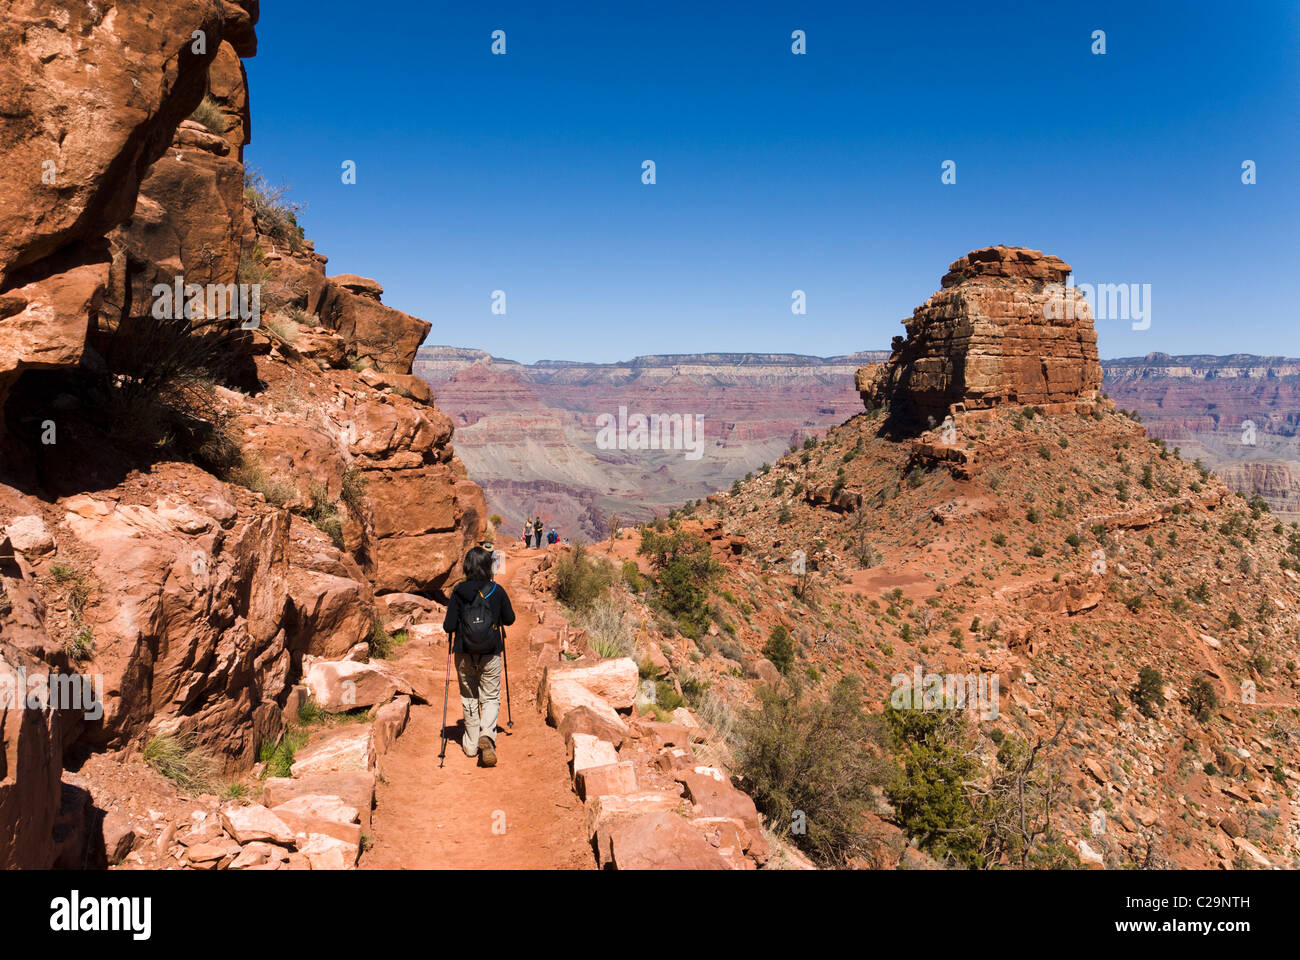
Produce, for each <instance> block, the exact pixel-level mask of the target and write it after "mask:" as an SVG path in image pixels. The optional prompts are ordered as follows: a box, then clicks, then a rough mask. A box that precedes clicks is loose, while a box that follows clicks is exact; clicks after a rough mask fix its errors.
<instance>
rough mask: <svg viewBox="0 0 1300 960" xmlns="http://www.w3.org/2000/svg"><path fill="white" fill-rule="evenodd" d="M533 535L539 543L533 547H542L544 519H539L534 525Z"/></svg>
mask: <svg viewBox="0 0 1300 960" xmlns="http://www.w3.org/2000/svg"><path fill="white" fill-rule="evenodd" d="M533 535H534V536H535V537H536V538H537V542H536V543H535V544H533V546H536V547H540V546H541V545H542V518H541V517H538V518H537V520H536V521H535V522H534V523H533Z"/></svg>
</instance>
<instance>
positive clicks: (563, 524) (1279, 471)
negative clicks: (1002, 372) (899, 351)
mask: <svg viewBox="0 0 1300 960" xmlns="http://www.w3.org/2000/svg"><path fill="white" fill-rule="evenodd" d="M888 356H889V351H887V350H878V351H875V350H869V351H862V352H859V353H854V354H849V355H845V356H838V357H813V356H802V355H797V354H780V353H771V354H768V353H701V354H672V355H658V356H641V357H636V358H634V359H632V360H628V361H625V362H619V363H583V362H573V361H554V360H542V361H538V362H536V363H519V362H516V361H514V360H509V359H504V358H501V357H496V356H492V355H490V354H489V353H487V352H485V351H482V350H474V349H468V348H460V347H452V346H423V347H421V348H420V350H419V352H418V354H417V356H416V360H415V364H414V373H415V374H416V375H417V376H419V377H421V378H422V379H424V380H425V381H426V382H428V383H429V385H430V387H431V388H432V390H433V392H434V396H435V399H436V401H437V404H438V407H439V409H440V410H442V411H444V412H445V413H446V414H447V415H448V416H449V417H451V418H452V421H453V423H454V424H455V428H456V449H457V451H458V454H459V456H460V457H461V459H462V460H463V461H464V463H465V465H466V468H467V469H468V471H469V474H470V476H471V477H472V478H473V479H474V480H475V481H476V482H477V483H479V484H480V485H481V486H482V487H483V490H484V492H485V494H486V496H487V501H488V509H489V512H491V513H495V514H498V515H500V516H501V517H502V519H503V526H504V527H505V529H506V530H507V531H513V530H515V529H517V528H518V527H519V526H520V525H521V524H522V521H523V519H524V518H525V517H532V516H536V515H538V514H540V515H541V516H542V517H543V518H544V520H545V522H546V523H547V524H548V526H549V525H554V526H556V527H557V528H558V529H560V530H561V531H562V532H563V533H564V534H565V535H566V536H570V537H572V538H575V539H578V538H580V539H587V540H598V539H601V538H602V537H604V536H605V535H606V534H607V528H608V520H609V517H610V516H611V515H612V514H617V515H618V516H619V517H620V519H621V520H622V521H624V522H632V521H638V520H645V519H649V518H650V517H652V516H655V515H656V514H661V513H663V512H665V511H666V510H668V509H670V508H672V507H676V506H678V505H680V504H682V503H684V502H687V501H689V500H692V499H699V498H702V497H705V496H707V495H708V494H709V493H712V492H715V491H717V490H721V489H725V488H727V487H729V486H730V485H731V484H732V483H733V482H734V481H736V480H737V479H741V478H743V477H744V476H745V475H746V474H747V473H751V472H753V471H756V470H758V469H759V468H760V467H761V466H762V465H763V464H765V463H772V462H774V461H775V460H776V458H777V457H779V456H780V455H781V454H782V453H784V452H785V451H786V450H788V449H789V447H790V446H791V445H792V444H797V443H801V442H802V441H803V440H804V439H805V438H807V437H818V436H822V435H823V434H824V433H825V432H826V430H827V429H829V428H830V427H831V426H833V425H835V424H838V423H840V422H842V421H843V420H844V419H845V418H846V417H847V416H850V415H852V413H853V412H854V411H855V410H856V409H860V403H861V401H860V399H859V396H858V391H857V389H856V388H855V385H854V372H855V370H856V369H857V368H858V367H860V366H862V365H863V364H870V363H882V362H884V361H885V360H886V359H887V358H888ZM1102 367H1103V371H1104V377H1103V381H1102V389H1103V391H1105V392H1106V393H1108V394H1109V395H1110V397H1111V398H1112V399H1114V401H1115V402H1116V404H1117V405H1118V406H1119V407H1121V408H1124V409H1131V410H1134V411H1136V412H1137V414H1138V415H1139V416H1140V417H1141V419H1142V423H1143V425H1144V426H1145V427H1146V429H1147V431H1148V433H1150V434H1151V435H1152V436H1153V437H1158V438H1160V439H1162V440H1165V441H1166V442H1167V443H1169V444H1170V445H1171V446H1178V447H1181V449H1182V452H1183V455H1184V456H1185V457H1187V458H1188V459H1199V460H1201V461H1202V463H1204V464H1205V466H1206V467H1208V468H1209V469H1211V470H1213V471H1214V472H1215V473H1217V474H1218V475H1219V476H1221V477H1223V479H1224V480H1225V481H1226V482H1227V484H1228V485H1229V486H1230V487H1231V488H1232V489H1234V490H1237V491H1239V492H1241V493H1243V494H1244V495H1246V496H1247V497H1249V496H1251V495H1253V494H1256V493H1258V494H1259V495H1260V496H1262V497H1263V498H1264V499H1265V500H1266V501H1268V503H1269V505H1270V507H1271V508H1272V509H1273V510H1274V511H1275V512H1276V513H1278V514H1279V515H1280V516H1282V517H1284V518H1287V519H1296V518H1300V440H1297V434H1296V431H1297V427H1298V426H1300V359H1291V358H1285V357H1264V356H1254V355H1248V354H1234V355H1230V356H1209V355H1190V356H1171V355H1169V354H1165V353H1151V354H1148V355H1147V356H1145V357H1122V358H1117V359H1111V360H1103V361H1102ZM620 408H623V409H625V410H627V411H630V413H629V414H628V415H629V416H630V415H631V414H634V413H641V414H643V415H647V416H649V415H660V416H667V415H672V414H676V415H679V416H681V417H682V418H683V419H684V420H685V419H688V418H689V419H691V420H692V421H693V422H694V421H695V418H699V417H702V418H703V421H702V422H703V430H704V433H703V438H702V439H703V440H704V447H703V453H702V455H701V456H700V457H698V458H696V459H693V460H692V459H688V458H685V457H683V456H682V452H681V450H674V449H671V448H669V449H642V450H637V449H634V448H633V449H629V448H628V447H627V446H626V445H624V446H623V447H621V448H620V447H618V446H615V447H614V448H608V445H602V444H601V443H599V442H598V434H599V432H600V431H599V427H600V424H601V423H602V422H604V421H602V419H601V418H602V417H604V418H609V417H614V418H617V415H618V414H617V411H618V410H619V409H620ZM615 422H617V420H615Z"/></svg>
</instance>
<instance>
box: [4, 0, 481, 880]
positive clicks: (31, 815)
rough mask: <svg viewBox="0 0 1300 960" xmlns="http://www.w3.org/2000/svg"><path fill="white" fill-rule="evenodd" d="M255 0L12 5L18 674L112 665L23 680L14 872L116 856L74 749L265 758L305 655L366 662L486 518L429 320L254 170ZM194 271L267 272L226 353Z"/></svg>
mask: <svg viewBox="0 0 1300 960" xmlns="http://www.w3.org/2000/svg"><path fill="white" fill-rule="evenodd" d="M257 12H258V11H257V2H256V0H244V2H243V3H241V4H236V3H231V2H226V0H180V2H177V3H169V4H167V5H166V9H165V10H158V9H153V10H144V9H136V8H133V7H130V6H122V5H117V6H112V5H110V6H109V7H108V9H107V10H106V11H100V10H98V8H96V7H95V6H94V5H85V4H79V3H72V2H55V3H54V4H52V5H51V4H42V5H39V6H38V5H36V4H32V3H25V2H18V3H15V4H10V5H9V8H8V11H7V18H6V21H5V22H4V24H2V25H0V38H3V40H4V41H5V44H6V49H7V50H8V55H7V56H6V59H5V62H4V64H3V65H0V97H3V99H4V100H5V102H6V103H8V104H13V105H15V106H14V107H13V111H12V113H10V112H8V111H7V113H6V119H5V123H4V127H3V130H2V131H0V162H3V163H4V165H5V167H6V169H7V170H9V171H11V172H12V173H13V174H14V176H12V177H10V178H8V179H6V182H5V185H4V187H3V191H4V192H3V196H2V197H0V200H2V202H0V210H3V211H4V212H3V214H2V216H3V218H4V219H3V226H4V230H3V231H0V232H2V233H3V239H2V240H0V404H2V405H3V411H2V413H3V416H0V443H2V444H3V450H2V451H0V465H2V467H0V575H2V577H3V580H2V581H0V586H2V587H3V590H2V591H0V680H3V678H10V679H11V680H14V681H15V682H16V680H17V678H18V675H19V672H20V671H26V672H27V674H28V675H35V674H37V673H45V672H48V671H51V670H52V671H54V672H55V673H56V674H59V675H61V676H65V677H73V676H76V675H78V674H80V675H86V676H99V677H102V678H103V691H102V694H103V707H104V710H103V715H102V717H100V716H95V715H94V713H95V711H93V710H70V709H64V708H63V705H61V704H60V703H58V702H55V703H52V704H50V705H48V706H47V708H45V709H26V708H25V707H24V706H23V705H21V704H17V703H16V702H15V701H14V700H13V699H12V697H11V698H10V699H9V700H6V701H5V702H4V703H3V704H0V749H2V750H3V761H2V766H0V865H3V866H6V867H48V866H50V865H52V864H55V863H58V864H60V865H72V864H80V863H82V862H90V861H93V859H94V858H93V857H92V858H90V860H87V859H86V858H85V857H83V853H84V850H83V848H84V847H85V845H86V844H87V843H89V844H90V845H91V846H94V845H95V842H96V841H95V839H94V838H93V837H88V836H86V835H85V831H84V829H82V828H81V827H77V826H76V825H77V824H82V825H83V826H84V824H85V823H86V822H89V820H88V819H87V816H86V815H83V814H85V812H86V811H87V810H88V809H89V808H88V804H89V802H90V800H89V794H88V793H87V792H86V790H85V789H83V788H82V787H81V786H72V785H70V784H69V782H67V781H66V780H65V781H63V782H61V780H60V772H61V768H62V760H63V757H64V755H65V753H68V752H71V753H72V754H74V755H75V756H76V757H78V758H79V761H78V762H79V763H80V761H81V760H84V758H85V756H86V754H87V753H88V752H90V753H92V754H93V753H94V752H96V751H102V750H107V749H114V750H116V749H123V748H126V749H130V750H136V749H138V748H139V747H141V746H143V745H145V744H146V743H149V742H150V741H153V740H156V739H158V738H168V739H169V740H170V741H171V742H174V743H178V744H183V745H184V746H185V748H186V749H187V750H193V751H199V752H202V753H203V754H206V755H208V756H210V757H211V758H212V759H213V760H214V761H215V763H216V764H217V766H218V767H219V768H224V769H225V770H226V771H239V770H242V769H246V768H247V766H248V765H249V764H251V763H252V762H254V761H255V760H256V759H257V757H258V755H259V752H260V751H261V749H262V748H263V747H264V746H265V745H267V744H269V743H270V744H273V743H274V742H275V741H276V739H277V738H278V737H279V736H280V733H281V731H282V729H283V727H284V723H285V721H286V719H289V720H291V719H292V718H293V716H294V715H295V714H296V704H295V698H294V689H295V683H296V682H297V681H298V680H299V678H301V677H302V675H303V673H304V666H305V664H304V660H306V661H307V662H309V663H310V662H314V661H313V658H318V657H324V658H334V659H337V658H340V657H345V656H348V657H352V658H353V659H358V658H359V659H364V658H365V656H366V651H367V649H368V648H367V647H366V646H365V642H366V641H367V640H369V639H370V637H371V634H372V632H373V631H374V630H375V629H376V628H375V624H376V623H377V622H380V623H382V622H384V620H385V618H384V617H383V615H382V611H383V610H384V609H385V608H386V596H387V595H392V594H393V593H394V592H398V593H404V592H406V591H414V592H422V593H426V594H429V595H432V596H438V595H439V594H441V593H442V592H443V591H444V590H445V589H446V588H447V587H448V585H449V581H450V580H451V579H453V578H454V577H456V576H457V575H458V572H459V562H460V558H461V557H462V556H463V555H464V551H465V549H466V548H467V547H468V546H469V545H470V544H472V543H473V542H474V541H475V540H476V539H477V538H478V537H480V536H481V535H482V527H483V523H484V520H483V518H484V514H485V507H484V504H483V496H482V492H481V491H480V490H479V488H478V487H476V486H475V485H474V484H472V483H470V482H469V481H468V480H467V479H466V477H465V470H464V467H463V466H462V465H461V464H460V462H459V460H458V459H456V457H455V456H454V453H453V450H452V447H451V445H450V442H451V437H452V423H451V421H450V420H449V419H448V418H447V417H446V416H444V415H443V414H442V413H440V412H439V411H438V410H437V408H436V407H434V406H433V398H432V394H431V392H430V390H429V389H428V387H427V385H426V384H425V383H424V382H423V381H421V380H420V379H418V378H416V377H414V376H412V375H411V373H410V371H411V364H412V361H413V359H414V355H415V351H416V348H417V346H418V345H419V342H420V340H422V339H423V337H424V335H425V334H426V333H427V332H428V330H429V326H430V325H429V324H428V323H426V322H425V321H422V320H419V319H417V318H415V317H411V316H409V315H407V314H405V313H402V312H401V311H399V310H395V309H392V308H390V307H388V306H385V305H384V304H383V303H382V302H381V299H380V295H381V292H382V291H381V288H380V286H379V284H378V283H376V282H375V281H372V280H367V279H365V278H360V277H355V276H351V275H340V276H336V277H327V276H326V272H325V262H326V261H325V258H324V257H322V256H320V255H318V254H316V253H315V252H314V250H313V249H312V246H311V244H310V242H308V241H306V240H305V239H304V238H303V237H302V235H301V231H300V230H299V229H298V227H297V224H296V221H295V220H294V218H293V217H292V215H291V214H290V213H286V211H285V210H284V209H283V208H276V207H275V206H274V203H273V202H272V203H270V204H268V203H267V201H266V200H265V198H259V197H258V195H257V194H256V192H255V191H254V192H253V193H247V192H246V176H245V170H244V167H243V162H242V157H243V149H244V146H245V144H246V143H247V142H248V140H249V137H250V131H251V123H250V120H249V108H248V92H247V89H246V84H245V74H244V70H243V66H242V63H241V61H240V58H241V57H244V56H251V55H252V54H253V53H254V52H255V50H256V38H255V35H254V32H253V28H254V24H255V22H256V18H257ZM201 104H202V105H203V109H201V110H200V109H198V108H199V107H200V105H201ZM187 118H188V119H187ZM177 278H181V280H182V281H183V283H185V284H198V285H200V286H201V287H206V288H207V289H208V290H209V291H210V290H211V288H212V287H214V286H220V287H222V288H229V289H233V285H236V284H246V285H248V287H249V288H256V289H257V290H258V292H259V294H260V303H261V315H260V318H258V319H257V320H255V322H252V323H248V324H245V325H244V326H243V329H239V325H240V324H239V320H237V319H230V318H229V317H228V316H225V315H212V314H210V313H206V312H203V311H200V312H199V313H198V314H197V318H198V319H199V320H201V321H203V322H204V323H205V324H207V326H206V327H205V329H206V330H207V331H208V334H207V335H208V336H211V337H214V338H215V340H214V341H213V342H215V343H216V344H218V345H220V350H214V349H206V352H205V348H203V347H202V342H203V338H202V337H198V336H194V335H189V336H177V335H176V333H177V330H180V331H182V332H183V331H184V330H185V329H186V328H185V325H184V323H183V322H181V318H180V317H179V316H176V317H174V318H166V319H165V320H161V321H160V318H159V317H158V315H157V313H156V312H155V309H154V308H155V306H156V298H155V295H154V294H155V287H156V286H157V285H159V284H166V285H168V286H170V285H172V284H174V283H175V282H176V281H177ZM228 285H229V286H228ZM184 319H185V321H188V320H190V318H189V317H188V316H187V317H185V318H184ZM240 319H243V318H240ZM187 351H188V352H187ZM124 356H125V357H127V358H128V359H130V360H132V361H133V362H135V363H137V364H143V367H144V371H145V374H146V376H144V377H140V378H137V380H136V381H135V384H134V385H135V386H136V387H137V388H138V389H137V390H136V392H135V393H133V394H131V395H130V398H129V399H130V402H129V403H127V402H126V401H125V399H124V397H126V394H125V392H124V390H123V388H122V383H123V382H124V381H123V380H122V378H121V376H120V374H119V372H118V371H119V369H120V368H119V367H118V366H117V364H118V363H119V361H121V360H122V358H123V357H124ZM163 370H166V371H170V374H169V375H168V376H162V375H159V376H157V377H153V378H151V376H150V375H151V374H153V373H154V372H156V371H163ZM214 380H215V381H217V385H216V386H213V384H212V381H214ZM415 601H417V602H419V598H415ZM10 686H11V687H12V683H11V684H10ZM101 799H102V791H101V792H100V793H97V794H96V797H95V802H100V800H101ZM90 819H93V818H90ZM56 833H57V834H58V838H57V839H56V836H55V834H56Z"/></svg>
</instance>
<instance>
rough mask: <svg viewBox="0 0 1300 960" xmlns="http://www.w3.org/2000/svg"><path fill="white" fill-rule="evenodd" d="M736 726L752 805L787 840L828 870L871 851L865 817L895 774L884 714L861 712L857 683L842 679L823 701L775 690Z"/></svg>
mask: <svg viewBox="0 0 1300 960" xmlns="http://www.w3.org/2000/svg"><path fill="white" fill-rule="evenodd" d="M757 697H758V706H757V707H756V708H755V709H753V710H749V711H745V712H744V713H743V714H742V715H741V717H740V719H739V722H738V731H737V733H738V736H737V739H738V741H739V746H738V748H737V751H736V757H737V766H738V769H739V772H740V773H741V774H742V775H743V776H744V778H745V782H746V786H747V789H748V791H749V794H750V796H751V797H753V799H754V803H755V805H756V806H757V807H758V809H759V810H760V811H761V812H762V813H763V815H764V816H765V817H766V818H767V819H768V822H769V823H770V824H772V826H773V829H774V830H776V831H777V832H778V833H779V834H781V835H782V836H783V837H788V838H789V839H790V840H791V841H793V842H794V843H795V844H796V845H797V846H798V847H800V848H801V849H802V850H804V852H806V853H807V854H808V855H809V856H810V857H812V858H813V859H814V860H815V861H817V862H818V863H819V864H822V865H823V866H830V867H838V866H844V865H845V864H846V863H847V861H848V860H849V859H850V858H852V857H858V856H864V855H867V854H869V853H870V852H872V851H871V848H870V846H869V840H868V838H867V836H866V835H865V834H864V832H863V829H862V824H863V820H864V818H865V817H866V815H867V814H868V813H869V812H871V811H872V809H873V806H874V804H873V801H872V793H873V788H880V787H882V786H884V785H886V784H888V783H889V782H890V781H891V779H892V777H893V775H894V770H893V767H892V764H890V762H889V760H888V759H887V758H886V757H885V756H884V751H883V745H884V744H885V741H886V733H885V730H884V725H883V723H882V722H881V719H880V716H879V715H871V714H869V713H867V712H866V711H864V710H863V709H862V697H861V690H860V689H859V687H858V685H857V682H856V681H855V680H853V679H849V678H846V679H844V680H841V681H840V682H839V683H838V684H837V685H836V686H835V688H834V689H833V690H832V691H831V694H830V696H829V698H828V699H827V700H825V701H820V700H817V699H814V698H813V697H812V696H811V695H802V694H800V693H798V692H796V693H795V694H793V695H791V694H786V693H783V692H778V691H776V690H774V689H772V688H770V687H764V688H762V689H760V690H759V691H758V693H757Z"/></svg>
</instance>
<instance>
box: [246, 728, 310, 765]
mask: <svg viewBox="0 0 1300 960" xmlns="http://www.w3.org/2000/svg"><path fill="white" fill-rule="evenodd" d="M306 743H307V731H305V730H301V729H299V728H298V727H294V726H288V727H285V729H284V733H282V734H281V735H280V739H279V740H276V741H274V742H267V743H264V744H262V749H261V750H260V751H258V759H259V760H261V761H262V762H263V763H265V764H266V767H265V768H264V769H263V771H262V776H263V777H288V776H292V775H293V757H294V754H295V753H296V752H297V751H298V749H299V748H300V747H302V746H303V745H304V744H306Z"/></svg>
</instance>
